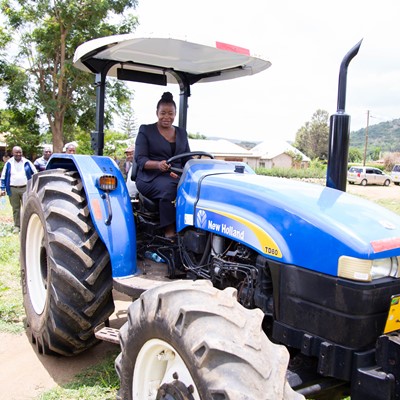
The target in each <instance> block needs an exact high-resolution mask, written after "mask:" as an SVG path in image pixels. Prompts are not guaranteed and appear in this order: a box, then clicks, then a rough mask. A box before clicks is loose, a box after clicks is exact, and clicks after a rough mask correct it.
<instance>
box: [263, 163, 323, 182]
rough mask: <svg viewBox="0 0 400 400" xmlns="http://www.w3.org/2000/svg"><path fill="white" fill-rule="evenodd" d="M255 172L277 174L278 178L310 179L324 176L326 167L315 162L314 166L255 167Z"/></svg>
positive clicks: (269, 174)
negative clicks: (299, 167)
mask: <svg viewBox="0 0 400 400" xmlns="http://www.w3.org/2000/svg"><path fill="white" fill-rule="evenodd" d="M256 173H257V174H258V175H266V176H277V177H279V178H290V179H294V178H297V179H310V178H313V179H314V178H316V179H321V178H326V167H325V166H321V165H320V164H317V167H314V168H311V167H310V168H301V169H296V168H270V169H266V168H257V169H256Z"/></svg>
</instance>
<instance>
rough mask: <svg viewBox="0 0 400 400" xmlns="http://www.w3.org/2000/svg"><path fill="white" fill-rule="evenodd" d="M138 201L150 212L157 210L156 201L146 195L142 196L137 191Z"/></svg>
mask: <svg viewBox="0 0 400 400" xmlns="http://www.w3.org/2000/svg"><path fill="white" fill-rule="evenodd" d="M139 201H140V202H141V203H142V204H143V207H144V208H145V209H146V210H147V211H150V212H152V213H156V212H158V210H159V208H158V201H157V200H152V199H149V198H148V197H146V196H143V195H142V193H140V192H139Z"/></svg>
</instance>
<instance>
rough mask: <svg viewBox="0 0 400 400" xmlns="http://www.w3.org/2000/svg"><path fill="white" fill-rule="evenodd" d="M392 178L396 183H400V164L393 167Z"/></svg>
mask: <svg viewBox="0 0 400 400" xmlns="http://www.w3.org/2000/svg"><path fill="white" fill-rule="evenodd" d="M391 178H392V181H393V183H394V184H395V185H400V164H396V165H395V166H394V167H393V169H392V176H391Z"/></svg>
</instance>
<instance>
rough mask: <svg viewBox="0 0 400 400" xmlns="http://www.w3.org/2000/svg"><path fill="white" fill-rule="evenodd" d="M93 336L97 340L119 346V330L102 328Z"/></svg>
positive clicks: (107, 327)
mask: <svg viewBox="0 0 400 400" xmlns="http://www.w3.org/2000/svg"><path fill="white" fill-rule="evenodd" d="M94 336H96V338H97V339H99V340H103V341H105V342H111V343H115V344H119V329H115V328H110V327H109V326H104V327H103V328H101V329H99V330H98V331H95V333H94Z"/></svg>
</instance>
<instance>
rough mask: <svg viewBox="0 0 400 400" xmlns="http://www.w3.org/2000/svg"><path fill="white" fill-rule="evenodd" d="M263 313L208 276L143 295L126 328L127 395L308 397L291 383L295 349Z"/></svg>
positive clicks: (123, 369) (127, 398)
mask: <svg viewBox="0 0 400 400" xmlns="http://www.w3.org/2000/svg"><path fill="white" fill-rule="evenodd" d="M262 319H263V313H262V312H261V311H260V310H258V309H257V310H248V309H245V308H244V307H242V306H241V305H240V304H239V303H238V302H237V300H236V290H235V289H233V288H228V289H225V290H224V291H220V290H218V289H216V288H214V287H212V285H211V284H210V282H208V281H196V282H190V281H176V282H173V283H169V284H166V285H163V286H160V287H157V288H155V289H152V290H149V291H147V292H145V293H143V294H142V295H141V297H140V298H139V299H138V300H136V301H135V302H134V303H132V305H131V306H130V307H129V310H128V322H127V323H126V324H125V325H124V326H123V327H122V329H121V330H120V339H121V353H120V355H119V356H118V358H117V360H116V370H117V373H118V375H119V378H120V381H121V387H120V393H119V395H120V398H121V399H124V400H143V399H146V400H155V399H164V398H165V399H171V400H173V399H188V400H189V399H190V400H214V399H221V400H237V399H247V400H259V399H302V398H303V396H301V395H299V394H297V393H295V392H294V391H293V390H292V389H291V388H290V386H289V384H288V383H287V381H286V369H287V364H288V361H289V355H288V352H287V350H286V348H285V347H283V346H279V345H275V344H272V343H271V342H270V341H269V340H268V338H267V336H266V335H265V334H264V332H263V331H262V329H261V323H262Z"/></svg>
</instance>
